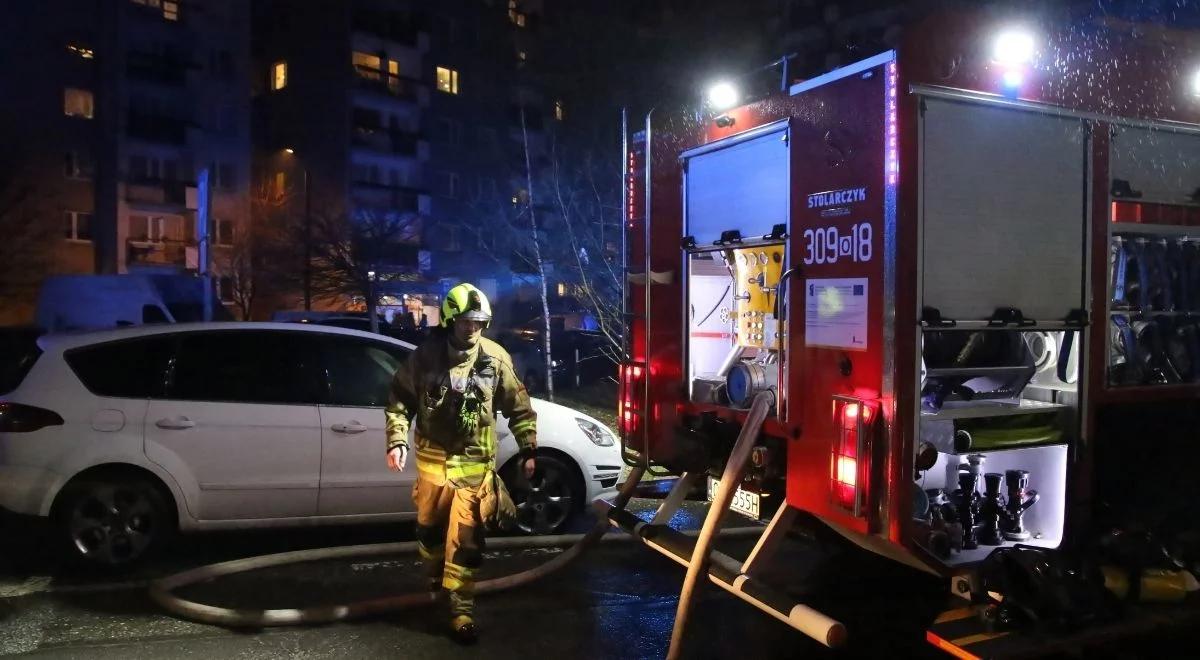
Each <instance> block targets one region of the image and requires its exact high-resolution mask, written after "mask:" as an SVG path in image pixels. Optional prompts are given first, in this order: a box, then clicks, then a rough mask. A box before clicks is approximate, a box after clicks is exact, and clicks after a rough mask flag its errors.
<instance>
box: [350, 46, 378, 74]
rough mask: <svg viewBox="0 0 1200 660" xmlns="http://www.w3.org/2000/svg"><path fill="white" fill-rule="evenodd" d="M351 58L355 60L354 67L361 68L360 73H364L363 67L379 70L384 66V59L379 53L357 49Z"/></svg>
mask: <svg viewBox="0 0 1200 660" xmlns="http://www.w3.org/2000/svg"><path fill="white" fill-rule="evenodd" d="M351 60H352V61H353V62H354V68H356V69H358V70H359V72H360V75H361V74H362V73H364V72H363V71H362V70H363V69H370V70H371V71H374V72H378V71H380V70H381V69H382V67H383V60H382V59H381V58H380V57H379V56H378V55H372V54H370V53H361V52H359V51H357V50H356V51H354V55H353V57H352V58H351Z"/></svg>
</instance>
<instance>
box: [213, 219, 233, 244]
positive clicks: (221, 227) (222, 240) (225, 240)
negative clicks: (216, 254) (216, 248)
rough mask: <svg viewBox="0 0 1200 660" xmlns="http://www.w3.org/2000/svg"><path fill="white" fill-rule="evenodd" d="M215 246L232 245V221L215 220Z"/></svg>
mask: <svg viewBox="0 0 1200 660" xmlns="http://www.w3.org/2000/svg"><path fill="white" fill-rule="evenodd" d="M216 224H217V245H225V246H231V245H233V220H220V219H218V220H217V223H216Z"/></svg>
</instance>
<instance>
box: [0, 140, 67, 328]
mask: <svg viewBox="0 0 1200 660" xmlns="http://www.w3.org/2000/svg"><path fill="white" fill-rule="evenodd" d="M15 162H18V161H17V160H16V159H10V160H8V161H6V162H4V163H0V235H2V236H4V240H2V241H0V307H5V308H8V309H13V308H16V307H19V306H20V305H21V304H23V303H25V304H30V303H32V301H33V300H34V298H35V297H36V291H37V287H38V285H39V283H40V282H41V281H42V279H43V278H44V277H45V276H46V273H47V272H48V271H49V270H50V266H51V264H52V258H53V253H52V247H53V245H54V242H55V240H56V239H57V238H59V237H60V236H61V234H59V233H58V232H59V231H60V228H61V226H62V225H61V221H60V220H59V219H58V218H57V217H55V216H54V214H53V209H52V208H51V204H49V200H48V199H47V198H46V196H44V195H43V194H41V193H40V192H39V191H38V189H37V187H36V186H35V185H34V184H33V183H32V182H31V181H29V180H28V179H27V178H25V177H24V176H23V175H22V171H21V170H20V169H19V168H18V167H16V166H15V165H14V163H15Z"/></svg>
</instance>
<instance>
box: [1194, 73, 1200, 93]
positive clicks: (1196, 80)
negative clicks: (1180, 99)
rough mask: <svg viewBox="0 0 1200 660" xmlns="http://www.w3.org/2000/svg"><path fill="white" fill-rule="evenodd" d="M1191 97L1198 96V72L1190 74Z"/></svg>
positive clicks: (1199, 82)
mask: <svg viewBox="0 0 1200 660" xmlns="http://www.w3.org/2000/svg"><path fill="white" fill-rule="evenodd" d="M1192 96H1200V71H1197V72H1195V73H1193V74H1192Z"/></svg>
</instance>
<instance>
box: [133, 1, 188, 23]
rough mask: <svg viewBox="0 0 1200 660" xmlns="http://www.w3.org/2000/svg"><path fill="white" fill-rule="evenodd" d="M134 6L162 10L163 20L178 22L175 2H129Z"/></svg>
mask: <svg viewBox="0 0 1200 660" xmlns="http://www.w3.org/2000/svg"><path fill="white" fill-rule="evenodd" d="M130 1H131V2H133V4H135V5H142V6H145V7H153V8H154V9H162V15H163V18H165V19H167V20H168V21H177V20H179V3H178V2H177V1H176V0H130Z"/></svg>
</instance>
